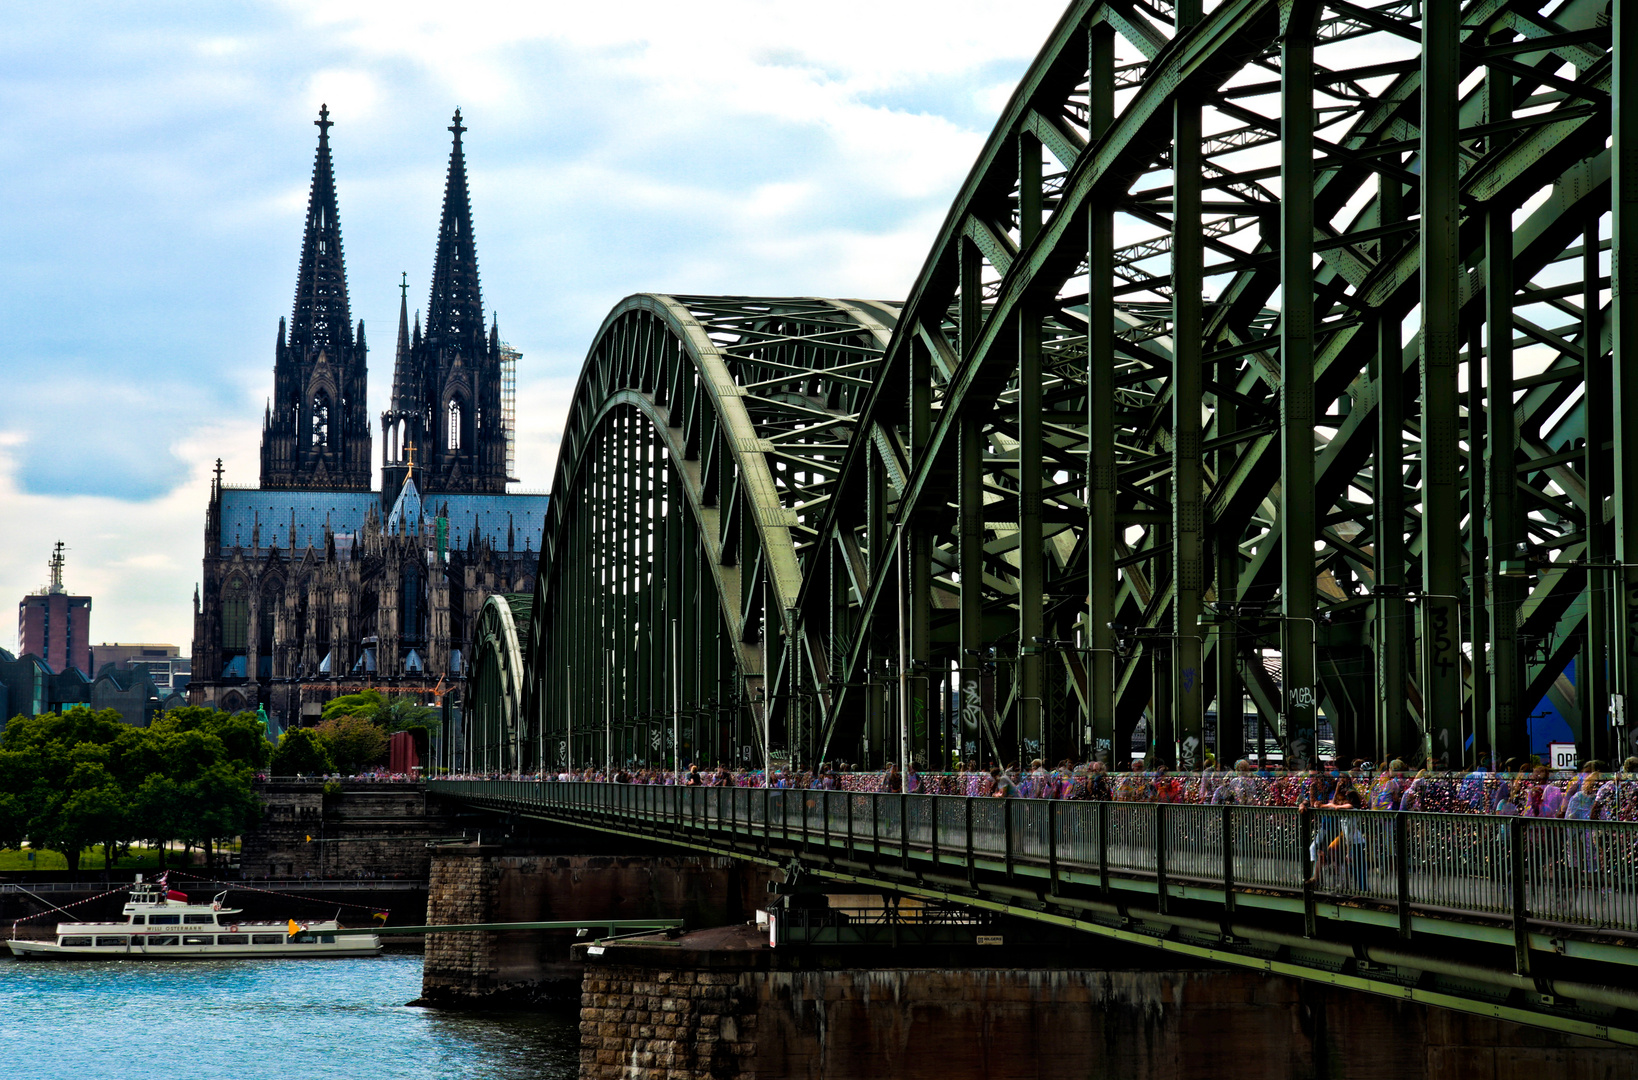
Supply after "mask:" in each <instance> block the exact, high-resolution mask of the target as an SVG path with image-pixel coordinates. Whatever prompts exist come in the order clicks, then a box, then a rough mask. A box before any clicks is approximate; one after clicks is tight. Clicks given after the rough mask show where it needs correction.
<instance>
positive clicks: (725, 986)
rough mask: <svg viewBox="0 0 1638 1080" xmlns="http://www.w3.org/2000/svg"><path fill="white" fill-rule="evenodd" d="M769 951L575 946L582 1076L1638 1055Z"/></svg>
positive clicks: (644, 1079) (1046, 968) (1381, 1010)
mask: <svg viewBox="0 0 1638 1080" xmlns="http://www.w3.org/2000/svg"><path fill="white" fill-rule="evenodd" d="M767 940H768V935H767V931H766V930H765V929H764V930H761V931H758V930H757V928H756V927H754V926H740V927H724V928H720V929H717V930H708V931H701V932H697V933H692V934H687V935H684V936H683V937H682V938H681V939H680V940H667V939H665V938H664V936H663V935H655V936H653V937H649V938H642V939H626V940H624V941H621V942H618V943H614V942H605V943H603V944H602V945H601V946H594V947H588V946H585V945H581V946H578V947H576V949H575V952H576V954H578V955H580V956H581V957H582V958H584V959H585V960H586V961H587V967H586V973H585V983H584V990H583V994H582V997H581V1013H580V1016H581V1023H580V1030H581V1067H580V1075H581V1077H582V1080H601V1078H605V1077H606V1078H610V1080H614V1078H620V1080H681V1078H694V1077H698V1078H701V1080H705V1078H712V1080H724V1078H739V1080H752V1078H767V1080H803V1078H809V1077H812V1078H819V1077H824V1078H825V1080H850V1078H859V1080H875V1078H878V1077H882V1076H892V1077H897V1078H901V1080H919V1078H927V1080H963V1078H966V1077H972V1078H975V1080H978V1078H986V1077H991V1076H997V1075H1001V1076H1024V1077H1029V1076H1055V1077H1064V1078H1069V1077H1081V1076H1085V1077H1096V1078H1104V1077H1133V1076H1141V1077H1145V1078H1146V1080H1172V1078H1179V1080H1183V1078H1191V1077H1198V1076H1212V1077H1218V1078H1223V1080H1237V1078H1241V1077H1245V1078H1252V1077H1255V1078H1257V1080H1283V1078H1291V1080H1298V1078H1302V1080H1308V1078H1312V1077H1328V1078H1332V1080H1347V1078H1352V1077H1372V1078H1375V1077H1389V1076H1391V1077H1393V1078H1394V1080H1458V1078H1459V1080H1501V1078H1503V1077H1511V1076H1516V1075H1529V1074H1540V1075H1557V1076H1611V1077H1613V1076H1618V1075H1631V1074H1632V1072H1633V1070H1634V1069H1635V1068H1638V1051H1634V1050H1633V1049H1631V1048H1627V1047H1619V1046H1616V1045H1614V1044H1611V1043H1602V1042H1598V1041H1596V1040H1592V1039H1582V1038H1576V1037H1573V1036H1567V1035H1559V1034H1555V1033H1547V1032H1541V1031H1537V1030H1534V1029H1530V1028H1526V1027H1523V1026H1521V1025H1518V1024H1512V1023H1507V1022H1503V1021H1495V1020H1489V1019H1485V1018H1481V1017H1475V1016H1468V1015H1464V1014H1461V1013H1456V1012H1451V1011H1448V1010H1444V1009H1438V1008H1433V1007H1429V1006H1425V1005H1421V1004H1417V1003H1414V1002H1408V1001H1400V1000H1395V999H1391V998H1387V997H1381V996H1376V995H1366V994H1357V993H1350V992H1347V991H1342V990H1336V989H1333V988H1330V987H1317V986H1315V985H1313V984H1312V983H1303V982H1301V981H1298V980H1295V979H1287V978H1282V977H1279V976H1272V975H1265V974H1262V973H1258V972H1250V971H1243V970H1226V969H1216V968H1205V967H1203V968H1199V969H1195V970H1180V969H1174V970H1151V969H1149V968H1148V967H1147V965H1144V964H1143V963H1142V960H1141V959H1140V958H1139V957H1138V956H1136V955H1131V954H1126V953H1123V952H1122V951H1119V950H1105V952H1104V959H1103V960H1102V962H1100V963H1096V964H1086V965H1085V966H1061V961H1062V960H1065V959H1067V960H1068V961H1069V962H1070V963H1071V964H1076V965H1081V964H1083V963H1084V961H1085V960H1086V959H1087V958H1086V957H1084V956H1076V957H1060V964H1054V962H1053V960H1052V958H1051V957H1050V956H1047V955H1044V954H1042V953H1040V952H1034V951H1032V950H1030V949H1023V950H1016V949H1012V948H1008V949H1007V950H1006V953H1005V957H1006V960H1007V961H1010V962H1012V963H1014V964H1017V965H1018V966H1009V965H1008V964H1007V963H997V961H1001V960H1002V955H1000V954H1001V953H1002V950H1000V949H984V948H979V949H977V950H974V949H973V948H971V947H967V948H965V949H962V948H944V949H939V948H935V947H928V946H913V947H907V948H901V949H896V950H893V951H892V952H891V953H888V954H886V955H885V956H884V954H883V953H882V951H880V950H878V949H869V950H860V949H859V948H858V947H857V946H851V947H837V948H831V949H825V948H816V947H803V948H795V949H787V948H785V947H784V946H781V947H780V948H779V949H770V948H768V947H767ZM594 948H600V949H601V952H600V953H595V954H593V953H592V950H593V949H594ZM849 949H851V950H852V951H851V952H849V951H848V950H849ZM1061 951H1062V950H1060V953H1061ZM861 952H868V955H861ZM984 954H989V959H988V961H987V962H986V961H984V960H979V959H975V957H977V956H982V955H984Z"/></svg>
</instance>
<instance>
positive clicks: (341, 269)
mask: <svg viewBox="0 0 1638 1080" xmlns="http://www.w3.org/2000/svg"><path fill="white" fill-rule="evenodd" d="M313 124H314V126H316V127H317V128H318V129H319V142H318V153H317V154H316V155H315V157H314V158H313V186H312V189H311V190H310V192H309V193H308V196H307V231H306V234H305V235H304V236H303V237H302V244H301V269H300V270H299V272H298V273H297V276H296V307H295V311H294V313H293V315H292V316H291V319H290V347H291V349H293V350H294V351H295V352H296V353H297V354H298V355H306V354H311V353H317V352H320V351H323V352H328V353H329V354H330V355H331V356H335V355H336V354H337V352H338V351H339V347H340V346H344V345H349V344H351V342H350V341H349V340H348V335H349V333H350V332H351V330H352V318H351V316H350V314H349V312H348V310H347V268H346V265H345V264H344V262H343V259H342V254H341V220H340V218H339V217H338V215H337V213H336V177H335V170H334V168H333V167H332V165H331V163H330V128H331V126H332V124H333V121H331V119H330V109H329V107H328V106H324V105H321V106H319V118H318V119H317V120H315V121H313Z"/></svg>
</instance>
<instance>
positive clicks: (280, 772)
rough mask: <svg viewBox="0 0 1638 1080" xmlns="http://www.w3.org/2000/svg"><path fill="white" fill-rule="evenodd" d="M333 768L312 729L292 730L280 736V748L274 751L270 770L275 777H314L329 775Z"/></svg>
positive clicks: (328, 756)
mask: <svg viewBox="0 0 1638 1080" xmlns="http://www.w3.org/2000/svg"><path fill="white" fill-rule="evenodd" d="M333 767H334V766H333V765H332V764H331V762H330V755H329V754H328V753H326V752H325V749H324V744H323V743H321V742H319V740H318V736H316V735H314V734H313V729H312V728H291V729H290V730H289V731H286V732H285V733H284V734H283V735H281V736H279V747H278V749H277V750H274V751H273V762H272V764H271V765H270V766H269V767H268V768H269V770H270V771H271V772H272V774H273V775H274V776H296V775H298V774H300V775H304V776H312V775H316V774H320V773H327V772H329V771H330V770H331V769H332V768H333Z"/></svg>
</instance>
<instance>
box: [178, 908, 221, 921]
mask: <svg viewBox="0 0 1638 1080" xmlns="http://www.w3.org/2000/svg"><path fill="white" fill-rule="evenodd" d="M182 921H183V922H185V923H213V922H215V921H216V916H214V915H212V914H210V913H209V912H208V911H190V912H187V913H186V914H184V915H183V916H182Z"/></svg>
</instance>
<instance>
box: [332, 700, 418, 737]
mask: <svg viewBox="0 0 1638 1080" xmlns="http://www.w3.org/2000/svg"><path fill="white" fill-rule="evenodd" d="M338 716H360V717H363V718H364V719H366V720H370V721H372V722H374V723H376V724H379V725H380V726H381V728H382V730H384V731H385V732H387V733H388V734H391V733H393V732H395V731H416V730H421V731H429V732H431V731H437V730H438V727H439V723H440V721H439V719H438V710H437V709H435V708H432V707H431V706H430V705H417V704H416V703H415V702H413V701H411V700H410V699H409V698H407V697H394V698H391V699H390V700H389V699H388V697H387V695H385V694H383V693H382V692H381V691H379V690H363V691H360V692H359V693H356V694H342V695H341V696H340V697H337V698H331V699H330V703H329V704H328V705H326V706H324V713H323V715H322V716H321V717H320V718H319V719H320V720H321V721H324V720H334V719H335V718H336V717H338Z"/></svg>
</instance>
